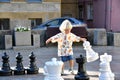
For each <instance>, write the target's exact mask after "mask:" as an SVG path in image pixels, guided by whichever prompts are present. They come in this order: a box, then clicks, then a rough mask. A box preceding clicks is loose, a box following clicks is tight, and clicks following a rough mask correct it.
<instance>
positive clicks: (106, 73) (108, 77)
mask: <svg viewBox="0 0 120 80" xmlns="http://www.w3.org/2000/svg"><path fill="white" fill-rule="evenodd" d="M100 61H101V63H100V69H99V71H100V74H99V80H114V74H113V73H112V72H111V68H110V62H111V61H112V56H111V55H108V54H107V53H104V55H101V56H100Z"/></svg>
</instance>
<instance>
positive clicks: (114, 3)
mask: <svg viewBox="0 0 120 80" xmlns="http://www.w3.org/2000/svg"><path fill="white" fill-rule="evenodd" d="M119 3H120V1H119V0H79V5H78V6H79V18H80V19H82V20H83V21H85V22H86V23H87V24H88V27H89V28H105V29H106V30H107V31H108V32H120V24H119V21H120V16H119V14H120V9H119V8H120V5H119Z"/></svg>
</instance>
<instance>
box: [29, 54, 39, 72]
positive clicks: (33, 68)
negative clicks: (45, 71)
mask: <svg viewBox="0 0 120 80" xmlns="http://www.w3.org/2000/svg"><path fill="white" fill-rule="evenodd" d="M29 58H30V65H29V68H28V69H27V74H37V73H38V70H39V69H38V68H37V66H36V64H35V58H36V57H35V55H34V54H33V52H32V53H31V55H30V56H29Z"/></svg>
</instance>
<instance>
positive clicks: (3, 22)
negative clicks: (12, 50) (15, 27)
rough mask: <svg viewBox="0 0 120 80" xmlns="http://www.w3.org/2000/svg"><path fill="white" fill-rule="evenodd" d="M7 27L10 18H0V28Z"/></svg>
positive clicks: (7, 28) (8, 27) (8, 26)
mask: <svg viewBox="0 0 120 80" xmlns="http://www.w3.org/2000/svg"><path fill="white" fill-rule="evenodd" d="M9 29H10V20H9V19H0V30H9Z"/></svg>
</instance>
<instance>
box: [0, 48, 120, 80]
mask: <svg viewBox="0 0 120 80" xmlns="http://www.w3.org/2000/svg"><path fill="white" fill-rule="evenodd" d="M73 49H74V58H77V57H79V55H80V54H83V55H85V51H84V50H83V47H82V46H74V47H73ZM93 49H94V50H95V51H96V52H98V53H99V55H102V54H104V53H108V54H109V55H112V57H113V60H112V62H111V70H112V72H113V73H114V74H115V80H120V67H119V66H120V47H113V46H93ZM4 52H6V53H7V54H8V55H9V57H10V59H9V60H10V66H11V67H14V66H15V65H16V59H15V57H16V55H17V53H18V52H20V53H21V55H22V56H23V65H24V67H28V65H29V55H30V53H31V52H34V54H35V55H36V65H37V66H38V67H39V74H35V75H19V76H0V80H44V75H43V72H44V71H43V67H44V64H45V62H46V61H49V60H51V58H53V57H56V58H57V59H58V60H59V58H58V57H57V47H42V48H34V49H26V48H23V49H16V50H0V57H2V56H3V53H4ZM99 63H100V61H99V60H97V61H94V62H90V63H86V71H87V74H88V75H89V76H90V80H99V79H98V76H99ZM1 66H2V58H0V67H1ZM68 68H69V67H68V63H66V65H65V73H66V74H67V75H66V76H62V77H63V78H64V79H65V80H74V75H70V74H69V73H68ZM77 69H78V64H77V63H76V62H75V66H74V70H75V72H76V73H77Z"/></svg>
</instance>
